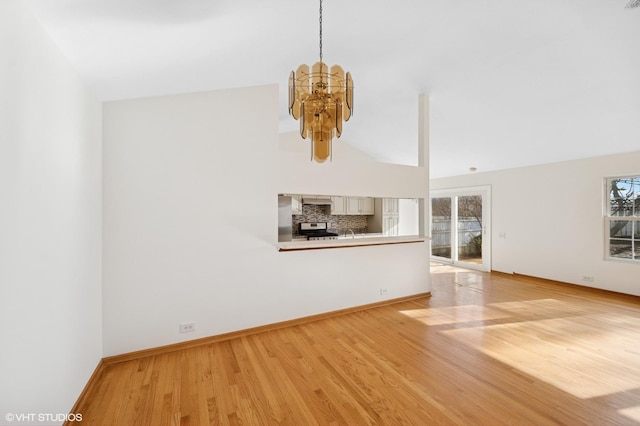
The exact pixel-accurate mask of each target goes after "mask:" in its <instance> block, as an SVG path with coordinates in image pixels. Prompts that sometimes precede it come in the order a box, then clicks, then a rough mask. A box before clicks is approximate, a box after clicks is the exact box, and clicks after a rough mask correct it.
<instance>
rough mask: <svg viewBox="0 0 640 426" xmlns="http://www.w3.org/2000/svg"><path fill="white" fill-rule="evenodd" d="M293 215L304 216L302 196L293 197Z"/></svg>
mask: <svg viewBox="0 0 640 426" xmlns="http://www.w3.org/2000/svg"><path fill="white" fill-rule="evenodd" d="M291 214H302V195H292V196H291Z"/></svg>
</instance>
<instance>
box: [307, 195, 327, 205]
mask: <svg viewBox="0 0 640 426" xmlns="http://www.w3.org/2000/svg"><path fill="white" fill-rule="evenodd" d="M302 204H311V205H314V206H330V205H331V204H332V203H331V198H329V197H316V196H313V195H305V196H303V197H302Z"/></svg>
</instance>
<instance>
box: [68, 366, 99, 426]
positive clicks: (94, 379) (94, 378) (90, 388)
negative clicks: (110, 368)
mask: <svg viewBox="0 0 640 426" xmlns="http://www.w3.org/2000/svg"><path fill="white" fill-rule="evenodd" d="M104 370H105V363H104V361H103V360H100V361H99V362H98V365H97V366H96V368H95V370H93V374H91V377H89V381H87V384H86V385H84V389H82V392H80V396H78V399H77V400H76V403H75V404H73V407H72V408H71V411H69V413H71V414H82V411H81V410H82V404H84V400H85V398H86V397H87V395H89V394H95V392H94V388H95V387H96V386H98V383H99V382H100V379H101V378H102V373H103V372H104ZM77 424H78V422H77V421H75V422H69V421H66V422H64V425H65V426H72V425H77Z"/></svg>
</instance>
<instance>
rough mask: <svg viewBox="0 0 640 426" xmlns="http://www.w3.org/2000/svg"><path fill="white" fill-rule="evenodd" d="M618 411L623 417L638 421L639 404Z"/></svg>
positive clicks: (639, 419) (639, 420) (639, 417)
mask: <svg viewBox="0 0 640 426" xmlns="http://www.w3.org/2000/svg"><path fill="white" fill-rule="evenodd" d="M618 413H620V414H622V415H623V416H625V417H628V418H630V419H631V420H635V421H636V422H638V423H640V405H637V406H635V407H630V408H624V409H622V410H618Z"/></svg>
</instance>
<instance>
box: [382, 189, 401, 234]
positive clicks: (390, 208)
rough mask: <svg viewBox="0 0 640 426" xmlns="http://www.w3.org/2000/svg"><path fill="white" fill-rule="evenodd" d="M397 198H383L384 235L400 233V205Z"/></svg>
mask: <svg viewBox="0 0 640 426" xmlns="http://www.w3.org/2000/svg"><path fill="white" fill-rule="evenodd" d="M398 201H399V200H398V199H397V198H383V199H382V235H384V236H395V235H398V225H399V223H400V205H399V202H398Z"/></svg>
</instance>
